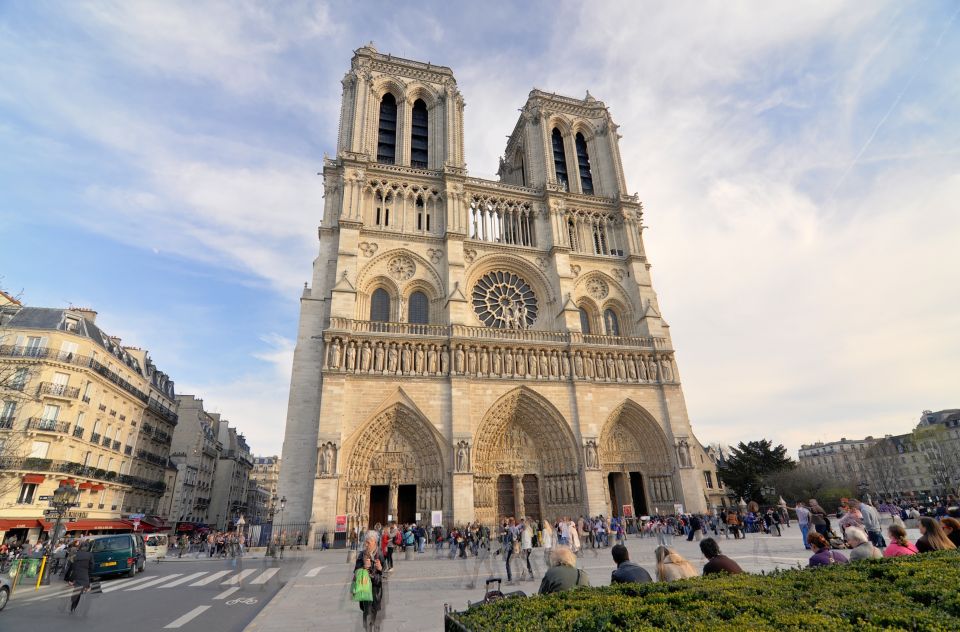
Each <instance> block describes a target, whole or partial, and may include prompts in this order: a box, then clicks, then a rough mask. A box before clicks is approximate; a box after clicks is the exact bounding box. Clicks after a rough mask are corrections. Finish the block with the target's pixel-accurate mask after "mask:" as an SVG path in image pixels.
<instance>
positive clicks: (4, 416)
mask: <svg viewBox="0 0 960 632" xmlns="http://www.w3.org/2000/svg"><path fill="white" fill-rule="evenodd" d="M16 413H17V402H14V401H8V402H3V407H2V409H0V428H12V427H13V418H14V416H15V415H16Z"/></svg>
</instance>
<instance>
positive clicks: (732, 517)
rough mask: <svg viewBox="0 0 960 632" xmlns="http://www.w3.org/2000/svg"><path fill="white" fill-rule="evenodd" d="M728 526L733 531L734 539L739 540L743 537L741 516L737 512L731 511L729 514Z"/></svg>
mask: <svg viewBox="0 0 960 632" xmlns="http://www.w3.org/2000/svg"><path fill="white" fill-rule="evenodd" d="M727 527H728V528H729V529H730V532H731V533H733V539H734V540H739V539H740V537H741V535H740V516H739V515H737V512H735V511H731V512H730V513H728V514H727ZM744 537H746V536H744Z"/></svg>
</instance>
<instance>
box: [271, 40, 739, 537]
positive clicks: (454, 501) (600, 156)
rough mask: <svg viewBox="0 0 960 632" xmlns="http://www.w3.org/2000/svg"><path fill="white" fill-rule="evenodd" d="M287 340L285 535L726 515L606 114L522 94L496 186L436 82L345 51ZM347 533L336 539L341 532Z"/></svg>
mask: <svg viewBox="0 0 960 632" xmlns="http://www.w3.org/2000/svg"><path fill="white" fill-rule="evenodd" d="M342 83H343V102H342V106H341V111H340V127H339V136H338V139H337V152H336V156H335V157H334V158H326V159H325V160H324V164H323V179H324V190H325V193H324V208H323V219H322V222H321V224H320V226H319V229H318V238H319V254H318V256H317V258H316V260H315V261H314V263H313V277H312V283H310V284H305V286H304V289H303V294H302V296H301V297H300V325H299V332H298V338H297V345H296V351H295V355H294V362H293V373H292V378H291V384H290V399H289V406H288V412H287V420H286V435H285V439H284V445H283V468H282V470H281V474H280V493H281V494H283V495H284V496H285V497H286V499H287V505H286V506H287V509H286V512H287V519H288V520H290V521H303V522H307V521H309V522H310V523H312V525H313V526H314V529H315V530H316V531H317V532H319V531H321V530H331V531H332V530H333V528H334V525H335V522H337V520H336V519H337V517H338V516H339V517H340V520H339V523H340V524H341V525H342V524H344V522H345V523H346V524H347V525H349V526H350V527H351V528H353V527H357V528H367V527H368V526H370V525H373V524H376V523H378V522H379V523H386V522H387V521H388V519H393V520H399V521H402V522H408V521H414V520H415V519H418V518H419V519H420V520H422V521H424V522H427V523H428V524H429V520H430V518H431V515H433V512H437V511H439V512H442V514H441V515H442V517H443V522H444V524H451V523H456V524H462V523H466V522H468V521H474V520H477V521H481V522H484V523H487V524H492V523H493V522H494V521H495V520H498V519H499V518H500V517H503V516H530V517H532V518H535V519H554V518H557V517H559V516H564V515H569V516H573V517H576V516H579V515H588V514H589V515H597V514H603V515H614V516H631V515H632V516H642V515H655V514H657V513H660V514H664V513H675V512H677V511H708V510H710V509H711V508H712V507H713V506H715V505H719V504H720V503H721V502H724V501H723V496H724V491H723V490H722V489H721V488H720V483H719V481H718V479H717V476H716V467H715V464H714V462H713V460H712V459H711V458H709V456H708V455H707V453H706V452H705V451H704V449H703V447H702V446H701V444H700V443H699V442H698V441H697V439H696V438H695V437H694V435H693V431H692V429H691V426H690V420H689V418H688V416H687V410H686V405H685V403H684V398H683V391H682V389H681V385H680V375H679V372H678V370H677V364H676V360H675V357H674V351H673V345H672V344H671V341H670V330H669V328H668V326H667V324H666V322H665V321H664V319H663V317H662V316H661V313H660V309H659V307H658V304H657V296H656V294H655V292H654V290H653V286H652V283H651V276H650V262H649V261H648V260H647V256H646V254H645V251H644V246H643V235H642V233H643V224H642V216H643V207H642V204H641V203H640V200H639V199H638V197H637V196H636V195H631V194H629V193H628V192H627V188H626V183H625V179H624V173H623V167H622V164H621V160H620V149H619V140H620V135H619V134H618V133H617V125H616V124H615V123H614V122H613V120H612V118H611V115H610V112H609V110H608V109H607V107H606V106H605V105H604V103H603V102H602V101H599V100H597V99H595V98H594V97H592V96H591V95H590V94H589V92H588V93H587V95H586V98H584V99H577V98H571V97H565V96H559V95H556V94H551V93H546V92H542V91H540V90H532V91H531V92H530V94H529V96H528V98H527V102H526V104H524V106H523V108H522V110H521V113H520V117H519V119H518V120H517V122H516V125H515V126H514V128H513V132H512V133H511V134H510V136H509V140H508V141H507V145H506V149H505V151H504V155H503V157H502V158H501V161H500V166H499V172H498V175H499V180H497V181H492V180H482V179H478V178H472V177H470V175H469V174H468V171H467V169H466V165H465V163H464V140H463V136H464V135H463V111H464V100H463V96H462V95H461V94H460V91H459V90H458V88H457V82H456V80H455V79H454V76H453V72H452V70H451V69H450V68H446V67H444V66H436V65H433V64H429V63H423V62H418V61H411V60H407V59H401V58H397V57H393V56H392V55H385V54H381V53H379V52H378V51H377V50H376V48H374V46H373V45H372V44H370V45H367V46H364V47H362V48H360V49H358V50H357V51H356V52H355V54H354V56H353V59H352V61H351V64H350V70H349V72H347V74H346V75H345V76H344V78H343V82H342ZM344 517H345V518H344Z"/></svg>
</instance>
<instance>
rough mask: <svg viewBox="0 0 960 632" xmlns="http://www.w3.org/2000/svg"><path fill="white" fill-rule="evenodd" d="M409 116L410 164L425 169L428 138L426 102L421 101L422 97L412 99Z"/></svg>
mask: <svg viewBox="0 0 960 632" xmlns="http://www.w3.org/2000/svg"><path fill="white" fill-rule="evenodd" d="M411 118H412V121H411V123H412V125H411V129H410V165H411V166H412V167H420V168H421V169H426V168H427V147H428V142H429V140H430V139H429V137H428V132H427V104H426V103H424V102H423V99H417V100H416V101H414V103H413V115H412V117H411Z"/></svg>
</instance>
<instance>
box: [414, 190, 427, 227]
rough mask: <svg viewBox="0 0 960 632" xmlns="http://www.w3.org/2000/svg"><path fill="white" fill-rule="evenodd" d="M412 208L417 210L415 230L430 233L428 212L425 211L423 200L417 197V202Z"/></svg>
mask: <svg viewBox="0 0 960 632" xmlns="http://www.w3.org/2000/svg"><path fill="white" fill-rule="evenodd" d="M414 206H415V207H416V210H417V230H425V231H428V232H429V231H430V211H429V210H428V209H427V207H426V205H424V203H423V198H422V197H420V196H417V200H416V202H415V203H414Z"/></svg>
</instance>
